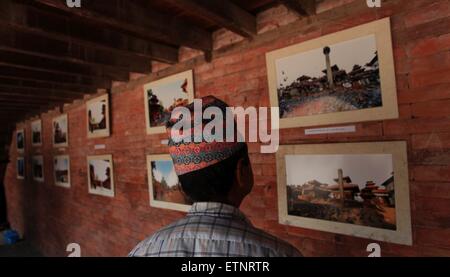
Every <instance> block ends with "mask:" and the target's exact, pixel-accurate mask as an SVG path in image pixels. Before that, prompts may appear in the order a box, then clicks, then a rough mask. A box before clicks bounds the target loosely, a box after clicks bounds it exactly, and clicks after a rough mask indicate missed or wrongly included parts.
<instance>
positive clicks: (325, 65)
mask: <svg viewBox="0 0 450 277" xmlns="http://www.w3.org/2000/svg"><path fill="white" fill-rule="evenodd" d="M266 60H267V68H268V78H269V93H270V102H271V106H272V107H279V111H280V112H279V116H280V128H293V127H305V126H320V125H330V124H341V123H350V122H362V121H373V120H384V119H393V118H398V107H397V89H396V81H395V70H394V57H393V54H392V39H391V27H390V19H389V18H385V19H382V20H378V21H375V22H372V23H368V24H365V25H361V26H358V27H355V28H352V29H348V30H345V31H341V32H338V33H334V34H330V35H327V36H324V37H320V38H317V39H314V40H311V41H307V42H304V43H300V44H297V45H293V46H290V47H287V48H284V49H280V50H276V51H273V52H270V53H267V55H266Z"/></svg>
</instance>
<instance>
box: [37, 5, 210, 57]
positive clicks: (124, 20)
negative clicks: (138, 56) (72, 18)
mask: <svg viewBox="0 0 450 277" xmlns="http://www.w3.org/2000/svg"><path fill="white" fill-rule="evenodd" d="M36 2H39V3H41V4H43V5H47V6H49V7H52V8H54V9H58V10H60V11H65V12H67V13H69V14H72V15H76V16H78V17H80V18H81V19H83V20H88V21H89V22H94V23H96V24H98V25H100V26H104V27H106V28H113V29H115V30H121V31H125V32H127V33H129V34H130V35H133V36H136V37H140V38H143V39H146V40H156V41H159V42H164V43H166V44H169V45H174V46H182V45H184V46H187V47H190V48H194V49H199V50H203V51H207V52H208V51H212V46H213V44H212V34H211V32H208V31H206V30H204V29H202V28H200V27H198V26H195V25H193V24H191V23H189V22H186V21H183V20H180V19H179V18H177V17H175V16H170V15H165V14H162V13H161V12H158V11H154V10H152V9H149V8H147V7H146V6H145V5H142V4H140V3H139V2H138V1H129V0H96V1H84V2H83V8H81V9H74V8H69V7H67V5H66V2H65V1H59V0H36Z"/></svg>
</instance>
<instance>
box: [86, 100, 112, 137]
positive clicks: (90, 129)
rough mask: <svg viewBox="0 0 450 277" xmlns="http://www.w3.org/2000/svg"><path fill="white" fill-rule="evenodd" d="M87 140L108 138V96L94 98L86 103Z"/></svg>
mask: <svg viewBox="0 0 450 277" xmlns="http://www.w3.org/2000/svg"><path fill="white" fill-rule="evenodd" d="M86 115H87V134H88V138H101V137H109V135H110V127H109V96H108V94H105V95H102V96H100V97H97V98H94V99H92V100H90V101H88V102H87V103H86Z"/></svg>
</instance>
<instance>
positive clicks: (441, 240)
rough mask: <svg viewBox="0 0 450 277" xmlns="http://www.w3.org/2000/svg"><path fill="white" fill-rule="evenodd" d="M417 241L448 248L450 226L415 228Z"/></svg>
mask: <svg viewBox="0 0 450 277" xmlns="http://www.w3.org/2000/svg"><path fill="white" fill-rule="evenodd" d="M416 236H417V239H416V241H417V243H418V244H419V245H426V246H437V247H445V248H450V228H446V229H438V228H436V229H435V228H425V227H417V228H416Z"/></svg>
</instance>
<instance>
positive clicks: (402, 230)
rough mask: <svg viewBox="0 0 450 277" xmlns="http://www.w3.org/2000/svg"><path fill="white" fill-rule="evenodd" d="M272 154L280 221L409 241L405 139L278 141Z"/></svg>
mask: <svg viewBox="0 0 450 277" xmlns="http://www.w3.org/2000/svg"><path fill="white" fill-rule="evenodd" d="M276 157H277V172H278V173H277V176H278V212H279V222H280V224H285V225H291V226H296V227H302V228H307V229H314V230H319V231H325V232H332V233H338V234H344V235H350V236H356V237H361V238H368V239H374V240H379V241H386V242H391V243H398V244H404V245H412V230H411V211H410V195H409V178H408V162H407V161H408V160H407V146H406V142H403V141H400V142H373V143H372V142H369V143H338V144H312V145H283V146H280V149H279V151H278V152H277V155H276ZM386 161H387V162H386ZM390 169H392V170H393V172H392V173H389V170H390ZM344 174H350V175H348V176H346V177H344V176H345V175H344ZM387 174H389V175H391V177H389V178H387V179H386V178H385V177H382V176H388V175H387ZM352 175H353V176H352ZM311 176H312V177H311ZM334 176H336V177H334ZM394 176H395V179H394ZM313 177H314V178H313ZM331 178H335V179H333V180H331ZM372 178H373V179H372ZM352 179H353V181H352ZM324 180H325V181H324ZM327 180H330V181H329V182H335V183H336V184H334V185H330V183H328V181H327ZM358 180H360V181H362V182H359V181H358ZM377 180H379V181H377ZM384 180H386V181H384ZM364 181H365V182H366V184H365V187H364V184H362V183H363V182H364ZM382 181H384V182H382Z"/></svg>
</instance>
